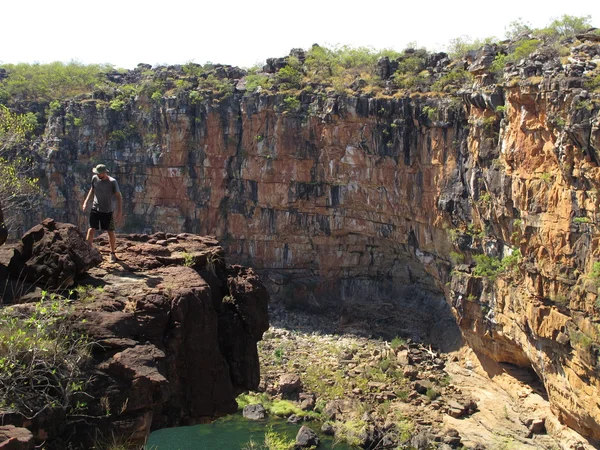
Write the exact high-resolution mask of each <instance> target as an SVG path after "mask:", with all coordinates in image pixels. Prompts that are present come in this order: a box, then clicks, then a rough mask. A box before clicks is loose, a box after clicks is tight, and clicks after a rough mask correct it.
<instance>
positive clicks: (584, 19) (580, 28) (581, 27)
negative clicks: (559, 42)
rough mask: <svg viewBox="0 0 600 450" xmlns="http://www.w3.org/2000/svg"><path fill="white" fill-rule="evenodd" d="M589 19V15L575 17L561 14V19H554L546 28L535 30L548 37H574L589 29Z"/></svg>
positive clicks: (590, 17)
mask: <svg viewBox="0 0 600 450" xmlns="http://www.w3.org/2000/svg"><path fill="white" fill-rule="evenodd" d="M591 19H592V16H589V15H587V16H579V17H577V16H570V15H568V14H563V15H562V16H561V17H559V18H556V19H554V20H553V21H552V22H551V23H550V25H548V26H547V27H546V28H544V29H542V30H536V33H537V34H539V35H541V36H548V37H569V36H574V35H575V34H577V33H583V32H584V31H586V30H588V29H589V28H591V23H590V20H591Z"/></svg>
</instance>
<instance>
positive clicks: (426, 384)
mask: <svg viewBox="0 0 600 450" xmlns="http://www.w3.org/2000/svg"><path fill="white" fill-rule="evenodd" d="M413 387H414V390H415V391H417V392H418V393H419V394H426V393H427V390H428V389H433V383H432V382H431V381H429V380H417V381H415V384H414V386H413Z"/></svg>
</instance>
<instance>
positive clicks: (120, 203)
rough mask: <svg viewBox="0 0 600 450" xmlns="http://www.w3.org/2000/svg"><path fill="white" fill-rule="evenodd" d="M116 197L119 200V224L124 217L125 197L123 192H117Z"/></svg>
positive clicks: (117, 217) (117, 216)
mask: <svg viewBox="0 0 600 450" xmlns="http://www.w3.org/2000/svg"><path fill="white" fill-rule="evenodd" d="M115 197H116V198H117V215H116V217H115V219H117V222H120V221H121V218H122V217H123V196H122V195H121V192H116V193H115Z"/></svg>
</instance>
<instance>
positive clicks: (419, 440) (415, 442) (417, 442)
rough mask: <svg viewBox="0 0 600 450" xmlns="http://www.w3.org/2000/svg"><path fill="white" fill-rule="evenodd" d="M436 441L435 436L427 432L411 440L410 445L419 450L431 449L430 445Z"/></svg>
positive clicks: (422, 432)
mask: <svg viewBox="0 0 600 450" xmlns="http://www.w3.org/2000/svg"><path fill="white" fill-rule="evenodd" d="M433 441H434V438H433V435H432V434H431V433H430V432H429V431H427V430H424V431H421V432H419V433H417V434H416V435H414V436H413V437H412V438H411V439H410V445H411V446H412V447H414V448H415V449H417V450H425V449H427V448H429V444H430V443H432V442H433Z"/></svg>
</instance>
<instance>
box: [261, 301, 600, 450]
mask: <svg viewBox="0 0 600 450" xmlns="http://www.w3.org/2000/svg"><path fill="white" fill-rule="evenodd" d="M271 318H272V323H273V324H274V325H275V326H272V328H271V329H270V330H269V331H268V332H267V333H266V334H265V339H264V340H263V341H262V342H261V343H260V345H259V353H260V358H261V366H262V376H261V382H260V385H259V389H260V390H261V391H262V392H265V393H267V394H268V395H269V397H270V398H271V399H272V400H273V399H288V400H291V401H293V402H294V403H295V404H296V405H297V406H298V407H299V408H301V409H302V410H304V411H306V412H307V413H306V414H305V415H300V416H298V415H296V414H294V415H292V416H290V420H291V421H293V422H294V423H297V422H298V421H300V422H301V421H303V420H308V421H310V420H315V416H314V415H312V413H308V412H313V413H314V412H318V413H319V415H320V416H319V417H320V420H323V421H324V423H323V424H322V425H318V424H314V423H313V424H311V423H308V425H309V426H310V427H312V428H313V429H316V428H319V427H320V429H321V432H322V433H324V434H335V435H336V439H339V440H349V441H350V442H353V443H355V444H356V445H359V446H361V447H363V448H397V446H399V445H410V446H412V447H413V448H419V449H426V448H429V446H430V445H437V446H438V447H437V448H445V449H448V448H468V449H479V450H483V449H496V448H500V447H499V446H501V445H517V443H518V445H520V447H518V448H522V449H532V450H533V449H550V448H556V446H559V448H565V449H566V448H570V449H576V448H581V449H584V448H585V449H591V448H592V447H590V446H587V445H586V444H584V443H583V441H582V440H581V438H580V437H579V438H577V436H576V434H573V435H570V434H568V433H567V432H566V431H565V430H564V427H563V429H561V430H559V429H558V428H556V424H555V423H554V425H553V426H552V431H553V433H554V435H560V436H557V437H553V435H549V434H547V429H546V426H545V420H546V418H550V417H552V413H551V412H550V409H549V407H548V405H547V403H546V404H543V401H542V400H541V398H539V399H537V400H534V399H535V398H537V396H536V395H535V394H534V393H532V392H530V391H527V390H526V388H525V386H526V384H519V383H518V382H516V381H514V380H515V378H512V380H513V381H512V383H514V384H513V385H512V386H511V388H510V389H508V388H506V387H503V386H501V385H498V386H496V387H494V385H495V382H492V381H490V380H489V379H487V380H486V379H485V378H484V377H482V376H480V375H479V371H481V369H477V368H476V367H475V366H474V361H473V359H472V355H471V354H468V353H465V352H464V351H463V352H455V353H451V354H446V353H440V352H439V351H435V350H434V349H432V348H430V347H427V346H424V345H422V344H419V343H416V342H412V341H410V340H408V341H404V342H402V341H401V340H397V339H396V340H394V341H393V342H386V341H382V340H376V339H369V338H366V337H360V336H357V335H352V334H336V333H334V328H335V326H333V325H332V323H331V320H329V319H328V318H323V317H317V316H308V315H302V314H298V313H296V314H294V315H289V314H287V313H285V314H284V313H283V312H282V311H279V310H278V308H277V306H276V305H272V311H271ZM290 323H293V324H294V325H293V326H290V325H289V324H290ZM312 366H318V367H319V371H318V375H317V377H315V372H313V371H312V370H311V367H312ZM488 376H489V375H488ZM518 377H520V378H523V375H519V376H518ZM507 391H514V392H515V395H516V397H514V398H512V397H508V396H507V395H506V392H507ZM307 399H310V400H311V402H307ZM524 399H529V400H528V401H530V402H534V401H537V402H539V403H537V405H536V406H527V405H526V404H525V403H524V402H523V401H524ZM509 411H510V413H509ZM513 411H515V412H513ZM514 414H517V415H518V418H516V417H515V416H514ZM347 424H352V426H351V428H349V425H347ZM500 430H503V431H502V432H500ZM494 433H500V434H494ZM564 433H567V434H564ZM509 448H510V447H509ZM515 448H517V447H515Z"/></svg>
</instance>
